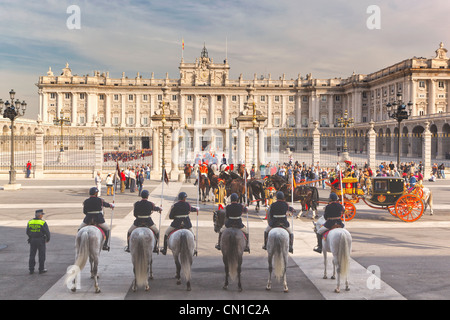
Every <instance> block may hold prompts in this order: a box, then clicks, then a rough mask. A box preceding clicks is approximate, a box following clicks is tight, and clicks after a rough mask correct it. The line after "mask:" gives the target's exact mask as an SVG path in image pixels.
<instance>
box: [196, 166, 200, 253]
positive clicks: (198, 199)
mask: <svg viewBox="0 0 450 320" xmlns="http://www.w3.org/2000/svg"><path fill="white" fill-rule="evenodd" d="M197 170H198V176H197V225H196V228H195V234H196V236H195V252H198V251H197V249H198V210H199V208H200V203H199V202H200V175H201V172H200V165H199V166H198V168H197Z"/></svg>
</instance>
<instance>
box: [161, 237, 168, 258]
mask: <svg viewBox="0 0 450 320" xmlns="http://www.w3.org/2000/svg"><path fill="white" fill-rule="evenodd" d="M167 239H168V237H167V235H164V248H162V250H161V251H160V252H161V253H162V254H163V255H166V253H167Z"/></svg>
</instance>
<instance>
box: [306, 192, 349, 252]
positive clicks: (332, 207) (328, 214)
mask: <svg viewBox="0 0 450 320" xmlns="http://www.w3.org/2000/svg"><path fill="white" fill-rule="evenodd" d="M328 200H329V202H330V203H329V204H328V205H327V206H326V207H325V213H324V215H323V217H324V218H325V220H326V222H325V224H324V225H323V226H322V227H321V228H320V229H319V230H318V231H317V232H316V235H317V247H315V248H314V249H313V250H314V251H316V252H318V253H322V238H323V234H324V233H325V232H326V231H328V230H330V229H334V228H343V227H344V223H343V222H342V220H341V216H342V215H343V214H344V211H345V210H344V207H343V206H342V204H341V203H340V202H339V197H338V196H337V194H336V193H330V197H329V199H328Z"/></svg>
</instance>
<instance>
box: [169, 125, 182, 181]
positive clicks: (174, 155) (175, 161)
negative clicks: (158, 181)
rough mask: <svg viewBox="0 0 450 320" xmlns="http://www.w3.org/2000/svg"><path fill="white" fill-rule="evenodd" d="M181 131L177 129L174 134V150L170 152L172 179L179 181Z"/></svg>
mask: <svg viewBox="0 0 450 320" xmlns="http://www.w3.org/2000/svg"><path fill="white" fill-rule="evenodd" d="M179 135H180V130H178V129H176V130H173V132H172V148H171V152H170V159H171V161H170V163H171V166H172V170H170V179H172V180H177V181H178V180H179V175H180V170H179V169H178V165H179V162H180V160H179V155H180V145H179V143H178V141H179Z"/></svg>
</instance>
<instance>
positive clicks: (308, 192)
mask: <svg viewBox="0 0 450 320" xmlns="http://www.w3.org/2000/svg"><path fill="white" fill-rule="evenodd" d="M278 191H283V193H284V196H285V199H286V201H291V200H292V195H291V194H292V186H291V184H290V183H286V184H284V185H283V186H282V187H281V188H280V189H279V190H278ZM294 201H300V203H301V204H302V212H303V211H308V210H312V212H313V218H314V217H315V216H316V214H317V202H318V201H319V192H318V191H317V188H316V187H312V186H305V185H303V186H298V187H296V188H295V189H294ZM302 212H300V213H299V214H298V215H297V217H298V218H299V217H300V216H301V215H302Z"/></svg>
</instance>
